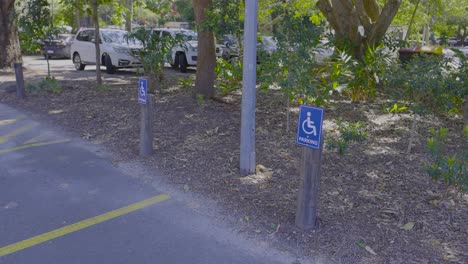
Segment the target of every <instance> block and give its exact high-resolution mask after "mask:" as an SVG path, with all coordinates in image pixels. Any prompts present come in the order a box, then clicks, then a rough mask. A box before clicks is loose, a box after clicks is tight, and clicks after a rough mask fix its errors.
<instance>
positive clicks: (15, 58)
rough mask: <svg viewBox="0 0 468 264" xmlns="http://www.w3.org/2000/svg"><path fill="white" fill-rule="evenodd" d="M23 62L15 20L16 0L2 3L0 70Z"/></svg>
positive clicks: (0, 5) (0, 9)
mask: <svg viewBox="0 0 468 264" xmlns="http://www.w3.org/2000/svg"><path fill="white" fill-rule="evenodd" d="M18 62H22V59H21V49H20V45H19V38H18V28H17V26H16V20H15V0H2V1H0V69H1V68H7V67H12V64H13V63H18Z"/></svg>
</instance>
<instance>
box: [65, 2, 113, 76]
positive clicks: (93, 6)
mask: <svg viewBox="0 0 468 264" xmlns="http://www.w3.org/2000/svg"><path fill="white" fill-rule="evenodd" d="M112 2H113V1H112V0H61V3H62V4H66V5H72V6H75V7H76V8H77V9H79V10H83V11H86V12H88V14H89V15H91V17H92V19H93V23H94V29H95V30H94V39H95V43H94V44H95V50H96V82H97V85H101V84H102V75H101V49H100V46H99V44H100V41H101V40H100V37H99V36H100V34H99V6H101V5H105V4H110V3H112ZM115 4H116V5H117V6H118V5H119V4H118V3H115Z"/></svg>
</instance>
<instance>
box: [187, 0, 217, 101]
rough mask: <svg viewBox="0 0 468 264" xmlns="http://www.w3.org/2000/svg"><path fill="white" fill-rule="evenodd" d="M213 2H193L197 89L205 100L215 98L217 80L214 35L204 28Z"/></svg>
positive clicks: (209, 0) (207, 0)
mask: <svg viewBox="0 0 468 264" xmlns="http://www.w3.org/2000/svg"><path fill="white" fill-rule="evenodd" d="M211 4H212V0H193V8H194V11H195V23H196V25H197V28H198V58H197V78H196V83H195V89H196V92H197V93H198V94H201V95H203V96H204V97H205V98H212V97H213V96H214V81H215V78H216V73H215V66H216V44H215V38H214V33H213V31H211V29H208V27H205V26H204V23H205V21H207V19H208V17H207V10H208V8H209V7H210V6H211Z"/></svg>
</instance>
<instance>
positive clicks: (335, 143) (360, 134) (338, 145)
mask: <svg viewBox="0 0 468 264" xmlns="http://www.w3.org/2000/svg"><path fill="white" fill-rule="evenodd" d="M337 125H338V132H339V135H338V137H336V138H333V139H330V140H328V141H327V147H328V149H330V150H333V149H336V150H338V153H339V154H344V153H345V152H346V150H347V149H348V147H349V145H350V144H351V143H354V142H362V141H365V140H366V139H367V137H368V136H367V131H366V127H365V124H364V123H362V122H354V123H353V122H344V121H340V120H338V121H337Z"/></svg>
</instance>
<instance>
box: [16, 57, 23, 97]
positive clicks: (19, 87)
mask: <svg viewBox="0 0 468 264" xmlns="http://www.w3.org/2000/svg"><path fill="white" fill-rule="evenodd" d="M14 67H15V75H16V97H17V98H19V99H23V98H24V97H25V93H24V77H23V64H22V63H15V64H14Z"/></svg>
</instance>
